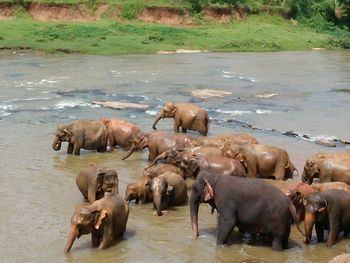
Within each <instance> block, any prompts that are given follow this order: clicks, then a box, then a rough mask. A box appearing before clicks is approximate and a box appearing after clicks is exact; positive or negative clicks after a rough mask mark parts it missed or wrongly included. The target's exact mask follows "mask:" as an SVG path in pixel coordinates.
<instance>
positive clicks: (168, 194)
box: [148, 172, 188, 216]
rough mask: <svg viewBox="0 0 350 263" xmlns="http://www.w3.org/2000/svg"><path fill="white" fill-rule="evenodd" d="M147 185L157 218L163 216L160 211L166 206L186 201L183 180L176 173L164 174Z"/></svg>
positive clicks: (185, 188) (185, 187) (185, 189)
mask: <svg viewBox="0 0 350 263" xmlns="http://www.w3.org/2000/svg"><path fill="white" fill-rule="evenodd" d="M148 184H149V185H150V186H151V191H152V192H153V206H154V208H155V209H156V211H157V215H158V216H161V215H163V213H162V210H165V209H166V208H167V207H168V206H170V205H181V204H184V203H185V202H186V201H187V199H188V197H187V186H186V183H185V180H184V179H183V178H182V177H181V176H180V175H178V174H176V173H172V172H166V173H164V174H161V175H159V176H157V177H155V178H153V179H152V180H150V181H149V183H148Z"/></svg>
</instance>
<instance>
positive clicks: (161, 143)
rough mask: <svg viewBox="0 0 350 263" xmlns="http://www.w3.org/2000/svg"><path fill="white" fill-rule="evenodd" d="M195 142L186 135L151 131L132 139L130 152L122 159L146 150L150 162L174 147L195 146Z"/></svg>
mask: <svg viewBox="0 0 350 263" xmlns="http://www.w3.org/2000/svg"><path fill="white" fill-rule="evenodd" d="M196 141H197V140H196V139H195V138H194V137H192V136H190V135H186V134H173V133H168V132H164V131H153V132H150V133H147V134H141V135H139V136H137V137H136V138H134V139H133V141H132V145H131V148H130V150H129V151H128V152H127V154H126V155H125V156H124V157H123V158H122V160H125V159H126V158H129V157H130V155H132V154H133V152H134V151H137V150H142V149H144V148H148V151H149V155H148V160H149V161H150V162H152V161H153V160H154V158H156V157H157V156H158V155H159V154H161V153H163V152H165V151H166V150H168V149H172V148H175V147H180V148H183V147H187V146H188V145H193V144H196V143H197V142H196Z"/></svg>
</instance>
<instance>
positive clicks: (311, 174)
mask: <svg viewBox="0 0 350 263" xmlns="http://www.w3.org/2000/svg"><path fill="white" fill-rule="evenodd" d="M314 178H318V179H319V182H320V183H325V182H344V183H347V184H350V153H344V152H340V153H338V154H336V153H334V154H327V153H317V154H315V155H314V156H312V157H310V158H308V159H307V160H306V163H305V165H304V171H303V173H302V176H301V180H302V181H303V182H304V183H308V184H311V183H312V182H313V179H314Z"/></svg>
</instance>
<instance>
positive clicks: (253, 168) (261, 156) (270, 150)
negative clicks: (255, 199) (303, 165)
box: [223, 144, 297, 180]
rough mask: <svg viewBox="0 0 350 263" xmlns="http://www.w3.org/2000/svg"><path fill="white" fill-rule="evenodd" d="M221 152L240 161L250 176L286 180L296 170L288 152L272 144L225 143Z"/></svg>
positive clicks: (291, 176)
mask: <svg viewBox="0 0 350 263" xmlns="http://www.w3.org/2000/svg"><path fill="white" fill-rule="evenodd" d="M223 152H224V155H225V156H227V157H230V158H233V159H236V160H238V161H239V162H241V163H242V164H243V166H244V167H245V169H246V171H247V174H248V176H250V177H257V176H259V177H262V178H270V179H276V180H287V179H288V178H293V173H294V171H297V169H296V168H295V166H294V164H293V163H292V162H291V161H290V158H289V155H288V153H287V152H286V151H285V150H284V149H282V148H279V147H275V146H272V145H263V144H245V145H237V144H226V146H225V148H224V149H223Z"/></svg>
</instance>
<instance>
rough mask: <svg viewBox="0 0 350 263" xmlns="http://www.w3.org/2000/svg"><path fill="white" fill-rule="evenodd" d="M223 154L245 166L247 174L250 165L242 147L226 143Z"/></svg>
mask: <svg viewBox="0 0 350 263" xmlns="http://www.w3.org/2000/svg"><path fill="white" fill-rule="evenodd" d="M222 152H223V153H224V156H225V157H228V158H232V159H235V160H237V161H239V162H240V163H241V164H242V165H243V167H244V169H245V172H246V173H247V172H248V163H247V160H246V158H245V156H244V153H243V150H242V147H241V146H240V145H238V144H231V143H229V142H225V144H224V147H223V149H222Z"/></svg>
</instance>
